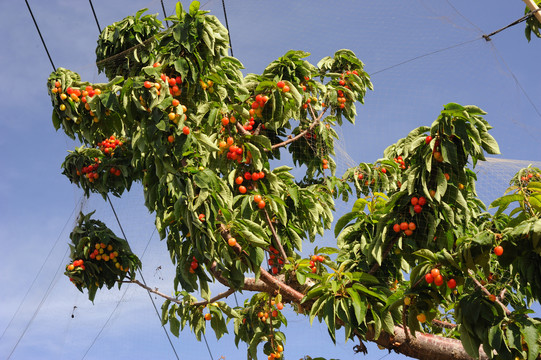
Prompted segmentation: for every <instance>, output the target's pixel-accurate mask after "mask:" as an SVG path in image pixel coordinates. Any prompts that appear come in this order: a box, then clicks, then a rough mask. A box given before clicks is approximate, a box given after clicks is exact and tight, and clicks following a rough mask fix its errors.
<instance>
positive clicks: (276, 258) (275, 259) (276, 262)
mask: <svg viewBox="0 0 541 360" xmlns="http://www.w3.org/2000/svg"><path fill="white" fill-rule="evenodd" d="M269 253H270V255H269V260H267V263H268V264H269V266H270V267H271V272H272V274H273V275H276V274H278V273H279V272H280V268H281V266H282V265H284V259H283V258H282V257H281V256H280V255H278V254H279V251H278V250H277V249H276V248H275V247H274V246H272V245H271V246H269Z"/></svg>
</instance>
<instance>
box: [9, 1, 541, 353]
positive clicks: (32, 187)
mask: <svg viewBox="0 0 541 360" xmlns="http://www.w3.org/2000/svg"><path fill="white" fill-rule="evenodd" d="M164 2H165V5H166V10H167V11H168V12H169V13H171V12H172V11H173V9H174V3H175V2H174V1H170V0H167V1H164ZM29 3H30V5H31V7H32V10H33V11H34V15H35V17H36V20H37V22H38V24H39V25H40V29H41V31H42V34H43V36H44V38H45V41H46V43H47V46H48V47H49V51H50V53H51V56H52V58H53V61H54V63H55V65H56V66H57V67H65V68H69V69H71V70H73V71H76V72H78V73H80V74H81V77H82V78H83V79H86V80H88V81H93V82H99V81H102V80H103V77H102V76H99V75H98V74H97V69H96V67H95V64H94V62H95V56H94V50H95V45H96V40H97V37H98V30H97V27H96V24H95V21H94V18H93V16H92V12H91V9H90V5H89V3H88V2H86V1H68V0H48V1H38V0H29ZM93 4H94V7H95V10H96V13H97V16H98V19H99V22H100V25H101V26H102V28H103V27H105V26H106V25H108V24H111V23H112V22H114V21H117V20H120V19H122V18H123V17H125V16H127V15H131V14H134V13H135V12H136V11H137V10H139V9H141V8H145V7H148V8H149V9H150V10H149V13H160V17H163V14H162V11H161V4H160V1H159V0H154V1H150V0H129V1H128V0H116V1H104V0H94V1H93ZM202 4H203V6H202V7H203V8H205V9H208V10H211V13H212V14H214V15H216V16H218V18H220V20H222V22H223V11H222V4H221V1H219V0H211V1H208V2H207V3H205V1H202ZM184 5H185V6H187V5H188V2H185V3H184ZM226 5H227V11H228V18H229V25H230V30H231V36H232V44H233V50H234V54H235V56H236V57H238V58H239V59H240V60H241V61H242V62H243V63H244V65H245V67H246V72H261V71H262V70H263V69H264V67H265V66H266V65H267V64H268V63H269V62H271V61H272V60H273V59H275V58H277V57H279V56H281V55H282V54H284V53H285V52H286V51H287V50H289V49H299V50H305V51H308V52H311V53H312V56H311V57H310V58H309V60H310V61H311V62H312V63H314V64H315V63H317V61H318V60H319V59H321V58H322V57H324V56H327V55H332V54H333V53H334V52H335V51H336V50H338V49H341V48H349V49H352V50H353V51H354V52H355V53H356V54H357V56H358V57H359V58H360V59H362V60H363V62H364V63H365V64H366V68H365V69H366V70H367V72H368V73H370V74H373V76H372V81H373V83H374V88H375V90H374V91H373V92H370V93H369V94H368V95H367V96H366V105H364V106H359V107H358V109H357V110H358V114H359V116H358V118H357V123H356V125H355V126H350V125H346V126H344V128H343V130H342V133H343V135H344V136H343V141H342V143H341V147H342V149H343V150H342V151H341V152H339V153H338V154H337V162H338V165H339V166H340V169H342V170H343V169H345V167H346V166H352V165H355V164H357V163H358V162H360V161H367V162H371V161H374V160H376V159H377V158H379V157H381V155H382V152H383V150H384V149H385V147H386V146H387V145H389V144H391V143H393V142H395V141H396V140H397V139H399V138H400V137H402V136H404V135H405V134H406V133H407V132H408V131H409V130H411V129H412V128H414V127H417V126H420V125H430V124H431V123H432V121H433V119H435V117H436V116H437V114H438V113H439V111H440V110H441V108H442V105H443V104H446V103H448V102H458V103H462V104H475V105H478V106H480V107H481V108H483V109H484V110H485V111H487V112H488V114H487V116H486V118H487V120H488V121H489V122H490V123H491V124H492V125H493V126H494V129H493V132H492V134H493V135H494V136H495V137H496V139H497V140H498V142H499V144H500V149H501V151H502V155H501V156H500V157H501V158H505V159H514V160H521V161H520V162H519V161H515V162H510V163H509V164H510V165H509V166H503V167H501V168H500V167H498V168H497V170H494V169H496V168H491V167H486V169H487V170H486V171H485V172H484V173H486V176H484V177H481V181H484V182H482V184H484V185H483V186H484V189H486V190H485V191H484V192H483V193H482V194H483V195H482V196H486V197H487V198H485V199H484V200H485V201H490V199H493V198H495V197H497V196H498V195H500V194H501V193H502V192H503V190H504V188H502V186H505V185H504V184H505V182H504V181H502V180H504V177H506V176H510V175H511V174H512V172H511V171H510V170H509V169H511V165H513V166H516V164H525V165H527V164H528V163H531V162H536V161H537V162H539V161H540V160H541V159H540V155H539V154H540V150H541V146H540V145H541V144H540V139H541V136H540V135H541V125H540V124H541V122H540V121H541V115H540V114H539V109H541V104H539V102H538V99H539V95H538V94H539V76H538V75H537V74H538V72H539V60H540V58H541V40H540V39H537V38H534V39H532V42H531V43H529V44H528V42H527V40H526V39H525V37H524V35H523V33H524V24H520V25H517V26H515V27H513V28H510V29H508V30H506V31H503V32H502V33H500V34H498V35H495V36H494V37H493V39H492V41H490V42H486V41H485V40H483V39H482V38H480V37H481V35H482V34H483V33H490V32H492V31H494V30H496V29H498V28H500V27H503V26H505V25H507V24H508V23H510V22H512V21H514V20H516V19H518V18H519V17H520V16H522V14H523V11H524V3H523V2H522V1H519V0H514V1H506V2H503V1H500V2H498V4H497V6H496V5H495V4H494V2H493V1H488V0H479V1H468V0H460V1H451V0H449V1H444V0H434V1H428V0H416V1H409V2H404V1H388V2H373V1H361V0H349V1H348V0H345V1H324V0H314V1H307V0H298V1H287V0H280V1H239V0H237V1H231V0H230V1H226ZM455 9H456V10H458V11H459V12H460V14H461V15H460V14H459V13H458V12H457V11H455ZM0 27H1V28H2V33H3V34H4V35H3V37H2V41H1V44H2V51H1V52H0V75H1V79H2V82H3V86H0V101H1V105H2V108H3V110H4V111H3V116H2V117H1V118H0V133H1V136H0V151H1V153H3V154H4V155H3V157H2V160H0V164H2V175H3V176H2V177H1V178H0V213H1V214H2V217H1V220H0V239H1V241H2V247H3V250H4V251H3V254H4V256H3V258H2V261H1V262H0V288H1V289H2V290H1V291H0V303H1V304H2V307H1V309H0V332H4V329H7V330H6V331H5V333H4V334H3V335H2V339H1V340H0V358H7V357H8V356H9V355H10V354H12V355H11V359H27V358H29V357H30V356H33V357H35V356H39V358H40V359H65V358H70V359H72V358H75V359H83V358H84V359H104V358H113V357H114V358H115V359H133V358H139V359H143V358H154V357H158V356H160V357H161V358H166V359H168V358H171V359H172V358H174V355H173V353H172V350H171V348H170V346H169V344H168V342H167V339H166V338H165V336H164V334H163V330H161V328H160V324H159V322H158V320H157V317H156V315H155V313H154V309H153V308H152V304H151V303H150V300H149V299H148V295H147V294H146V293H145V292H144V291H143V290H142V289H139V288H135V287H134V286H131V287H128V288H127V290H126V292H125V293H124V288H123V289H122V290H120V291H118V290H112V291H109V292H107V291H103V292H100V293H99V294H98V296H97V297H96V302H95V303H94V304H92V303H90V302H89V301H88V300H87V299H86V296H85V295H83V294H80V293H79V292H78V291H77V290H76V289H74V288H73V286H72V285H71V284H70V283H69V281H67V279H66V278H65V277H64V276H63V275H62V273H63V267H64V264H65V263H66V251H67V241H68V235H69V232H70V230H71V227H72V226H73V223H74V217H73V215H72V213H73V211H74V209H75V208H76V207H77V205H78V203H79V199H80V197H81V191H80V190H79V189H78V188H76V187H74V186H73V185H71V184H70V183H69V181H68V180H67V179H66V178H64V177H63V176H62V175H61V174H60V164H61V163H62V161H63V159H64V157H65V155H66V151H67V150H70V149H73V147H74V146H76V144H75V143H74V142H72V141H70V140H69V139H67V137H66V136H64V135H63V133H61V132H59V133H56V132H55V131H54V128H53V126H52V122H51V110H52V108H51V105H50V101H49V98H48V96H47V90H46V87H45V83H46V79H47V77H48V75H49V73H50V72H51V71H52V67H51V64H50V63H49V61H48V58H47V55H46V53H45V51H44V49H43V47H42V45H41V42H40V40H39V37H38V34H37V31H36V29H35V28H34V25H33V23H32V20H31V18H30V15H29V13H28V10H27V8H26V5H25V3H24V1H1V2H0ZM475 39H477V40H475ZM470 40H474V41H472V42H470V43H467V44H464V45H462V46H457V47H454V48H452V49H450V50H447V51H441V52H438V53H435V54H433V55H430V56H426V57H421V58H419V59H417V60H415V61H411V62H408V63H405V64H403V65H400V66H396V67H393V68H392V69H388V70H385V71H381V70H384V69H387V68H389V67H391V66H393V65H396V64H400V63H402V62H404V61H406V60H408V59H412V58H415V57H418V56H421V55H424V54H428V53H430V52H433V51H436V50H440V49H444V48H447V47H449V46H453V45H456V44H460V43H463V42H467V41H470ZM514 77H516V79H517V80H518V81H519V83H520V86H519V85H517V82H516V81H515V78H514ZM520 87H522V88H523V90H524V92H525V93H527V94H529V96H530V98H531V99H532V100H533V101H537V103H535V106H537V109H538V110H536V109H535V108H534V107H533V106H532V105H531V104H530V103H529V101H528V99H527V98H526V96H525V95H524V93H523V91H522V90H521V89H520ZM500 164H501V162H500ZM506 164H507V163H506ZM491 169H493V170H491ZM484 173H483V174H484ZM502 183H503V185H502ZM495 184H497V185H495ZM113 202H114V204H115V206H116V207H117V211H118V213H119V216H120V219H121V222H122V224H123V226H124V227H125V229H126V230H127V237H128V240H129V241H130V243H131V244H132V248H133V249H134V251H135V252H136V253H137V254H140V255H141V254H143V251H144V250H145V248H146V252H144V255H143V256H142V258H143V263H144V275H145V278H146V279H147V282H148V283H149V284H151V286H152V287H159V288H160V290H162V291H164V292H166V293H168V292H169V291H170V289H171V287H172V286H171V285H170V284H171V283H170V281H169V280H170V279H171V265H170V262H169V260H168V257H167V253H166V248H165V244H164V243H161V242H160V241H159V239H158V237H157V236H156V235H155V234H154V235H153V225H152V218H151V217H149V215H148V213H147V211H146V209H144V208H143V206H142V198H141V191H140V189H138V188H136V189H134V190H133V191H132V192H131V193H130V194H128V195H127V196H126V198H125V199H122V200H118V199H113ZM348 206H349V205H346V204H340V205H339V206H338V209H339V210H340V211H346V210H347V207H348ZM93 209H97V211H98V214H99V216H100V217H101V218H102V219H103V220H104V221H105V222H106V223H107V224H108V225H109V226H110V227H111V228H113V229H117V227H116V224H115V223H114V218H113V216H112V214H111V210H110V208H109V207H108V205H107V204H106V203H104V202H103V201H102V200H101V198H97V197H92V198H91V199H90V200H89V201H88V202H87V203H86V205H85V206H84V210H85V211H87V212H88V211H91V210H93ZM77 211H78V208H77V210H75V212H77ZM117 232H118V231H117ZM332 242H333V237H332V235H331V234H330V233H329V235H327V236H326V237H324V238H323V239H322V240H321V241H320V243H321V244H332ZM147 244H148V247H147ZM46 259H47V261H46V262H45V260H46ZM160 266H161V269H160V270H157V268H158V267H160ZM34 279H35V282H34V283H33V281H34ZM123 294H124V295H123ZM240 300H241V299H240V298H239V301H240ZM156 301H157V303H158V306H159V305H160V304H161V301H160V299H156ZM74 306H77V308H76V309H75V311H74ZM18 309H19V311H18V312H17V313H16V311H17V310H18ZM115 309H116V310H115ZM37 310H39V311H37ZM72 313H73V315H74V317H73V318H72V317H71V315H72ZM14 314H16V316H15V318H14V320H13V321H12V322H10V320H11V319H12V317H13V315H14ZM111 314H112V315H111ZM287 314H288V319H289V323H290V326H289V327H288V328H287V329H286V334H287V335H288V342H287V345H286V356H287V357H288V358H289V359H298V358H300V357H302V356H304V355H311V356H323V357H326V358H339V359H354V358H360V355H355V354H353V351H352V346H353V345H354V344H353V343H351V342H348V343H347V344H344V343H343V341H339V342H338V344H337V345H336V346H334V345H333V344H332V342H331V341H330V338H329V337H328V335H327V332H326V329H325V327H321V326H318V325H316V324H314V326H313V327H311V328H309V327H308V325H307V319H306V318H304V317H297V316H296V315H295V314H294V313H292V312H290V311H288V312H287ZM34 315H35V316H34ZM109 317H110V320H109V322H107V319H108V318H109ZM106 322H107V323H106ZM8 324H9V326H8ZM104 324H106V326H104ZM102 327H103V331H102V332H101V333H100V335H99V336H97V335H98V333H99V332H100V330H101V329H102ZM25 329H26V330H25ZM23 333H24V336H22V337H21V334H23ZM0 334H1V333H0ZM19 339H20V340H19ZM94 339H96V341H95V343H94V345H92V346H91V344H92V342H93V340H94ZM207 339H208V341H209V345H210V347H211V349H212V353H213V358H214V359H217V358H219V357H220V356H221V355H223V356H225V357H226V358H227V359H237V358H244V357H245V355H244V348H243V346H242V345H241V347H240V349H239V350H237V349H236V348H235V346H234V344H233V341H232V339H233V338H232V336H229V337H225V338H223V339H222V340H221V341H220V342H216V340H215V338H214V335H213V334H212V333H209V334H208V336H207ZM18 341H19V342H18ZM17 342H18V345H17V346H15V345H16V344H17ZM173 342H174V344H175V347H176V349H177V352H178V353H179V356H180V358H181V359H188V358H189V359H208V358H209V355H208V352H207V348H206V346H205V344H204V343H198V342H196V341H195V339H194V337H193V336H192V335H191V334H190V333H189V332H184V333H182V334H181V337H180V339H176V338H173ZM369 349H370V351H371V352H370V354H369V355H370V358H373V359H379V358H380V357H382V356H384V355H385V354H386V352H383V351H379V350H377V348H376V347H374V346H371V347H369ZM85 354H86V355H85ZM386 358H387V359H398V358H404V357H401V356H398V355H394V354H392V355H388V356H386Z"/></svg>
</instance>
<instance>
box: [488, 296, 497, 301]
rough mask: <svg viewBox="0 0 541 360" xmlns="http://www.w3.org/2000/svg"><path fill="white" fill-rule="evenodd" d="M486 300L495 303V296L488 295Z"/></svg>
mask: <svg viewBox="0 0 541 360" xmlns="http://www.w3.org/2000/svg"><path fill="white" fill-rule="evenodd" d="M488 299H489V300H490V301H492V302H494V301H496V295H494V294H490V295H489V296H488Z"/></svg>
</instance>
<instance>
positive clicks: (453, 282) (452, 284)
mask: <svg viewBox="0 0 541 360" xmlns="http://www.w3.org/2000/svg"><path fill="white" fill-rule="evenodd" d="M447 287H448V288H449V289H454V288H456V280H455V279H449V281H447Z"/></svg>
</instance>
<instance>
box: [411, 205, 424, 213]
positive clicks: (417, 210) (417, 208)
mask: <svg viewBox="0 0 541 360" xmlns="http://www.w3.org/2000/svg"><path fill="white" fill-rule="evenodd" d="M413 211H414V212H415V213H416V214H419V213H420V212H421V211H423V207H422V206H421V205H419V204H417V205H415V206H414V207H413Z"/></svg>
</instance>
